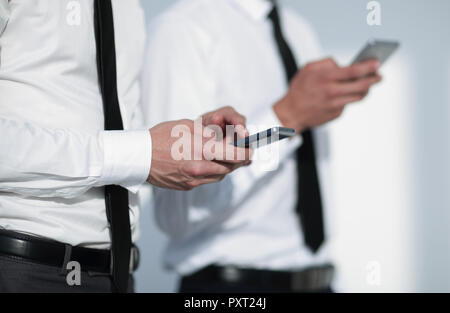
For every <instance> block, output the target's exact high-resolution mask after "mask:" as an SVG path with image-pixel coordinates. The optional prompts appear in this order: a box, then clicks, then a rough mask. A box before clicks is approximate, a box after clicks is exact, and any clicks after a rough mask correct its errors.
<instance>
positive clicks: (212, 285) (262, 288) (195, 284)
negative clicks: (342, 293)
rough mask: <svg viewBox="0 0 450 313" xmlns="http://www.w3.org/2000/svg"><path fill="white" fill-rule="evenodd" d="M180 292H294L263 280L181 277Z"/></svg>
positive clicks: (327, 291) (323, 291) (328, 289)
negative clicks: (247, 282)
mask: <svg viewBox="0 0 450 313" xmlns="http://www.w3.org/2000/svg"><path fill="white" fill-rule="evenodd" d="M179 292H180V293H217V294H220V293H294V291H293V290H292V289H290V288H277V287H275V286H273V285H271V284H269V283H264V281H262V282H261V283H260V284H245V283H228V282H224V281H221V280H213V279H201V280H200V279H192V278H189V277H183V278H182V279H181V283H180V287H179ZM332 292H333V291H332V290H331V288H327V289H325V290H317V291H315V292H314V293H332Z"/></svg>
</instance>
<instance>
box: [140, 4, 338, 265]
mask: <svg viewBox="0 0 450 313" xmlns="http://www.w3.org/2000/svg"><path fill="white" fill-rule="evenodd" d="M271 8H272V4H271V2H270V1H265V0H214V1H210V0H182V1H179V2H178V3H177V4H176V5H175V6H173V7H172V8H170V9H169V10H168V11H167V12H166V13H164V14H163V15H162V16H160V17H159V18H158V19H157V20H156V21H155V22H154V23H153V24H152V25H151V27H150V31H149V43H148V52H147V55H146V65H145V67H144V69H145V70H144V79H143V84H144V85H143V92H144V102H143V103H144V110H147V112H146V113H145V114H146V118H147V121H148V123H149V124H150V125H154V124H157V123H159V122H161V121H164V120H167V119H179V118H183V117H191V118H195V117H196V116H199V115H200V114H201V113H202V112H205V111H209V110H214V109H216V108H218V107H221V106H224V105H231V106H234V107H235V108H236V109H237V110H238V111H239V112H241V113H243V114H244V115H246V116H247V118H248V124H249V126H255V127H258V128H263V129H265V128H268V127H272V126H279V125H281V122H280V121H279V120H278V118H277V116H276V115H275V114H274V111H273V109H272V106H273V104H274V103H276V102H277V101H278V100H279V99H281V97H282V96H283V95H284V94H285V93H286V91H287V83H286V78H285V77H286V74H285V70H284V67H283V65H282V61H281V57H280V56H279V54H278V50H277V47H276V44H275V40H274V37H273V30H272V25H271V23H270V21H269V20H268V19H267V16H268V14H269V12H270V10H271ZM282 19H283V26H284V31H285V36H286V37H287V39H288V41H289V42H290V44H291V48H292V49H293V50H294V52H295V53H296V56H297V59H298V61H299V62H301V63H302V64H305V63H307V62H310V61H312V60H316V59H319V58H320V49H319V44H318V41H317V39H316V36H315V34H314V32H313V30H312V28H311V27H310V25H309V24H308V23H307V22H305V21H304V20H303V19H301V18H300V17H298V16H297V15H295V14H294V13H293V12H292V11H290V10H287V9H286V10H285V9H283V10H282ZM316 135H317V136H316V137H317V143H318V147H317V148H318V154H319V168H320V169H321V171H320V172H321V177H322V178H323V177H324V175H323V173H324V172H325V170H324V169H325V167H326V163H327V156H326V148H327V145H326V131H325V130H320V131H319V132H318V134H316ZM301 143H302V140H301V138H300V136H297V137H295V138H294V139H293V140H286V141H283V142H282V143H280V144H279V145H278V149H279V150H278V152H279V155H278V158H275V159H277V161H279V166H278V168H276V169H275V170H274V171H267V169H268V168H271V167H272V165H273V164H272V165H270V163H271V161H269V162H266V161H264V160H260V161H259V160H256V161H254V162H253V165H252V166H250V167H248V168H243V169H240V170H238V171H236V172H235V173H233V174H232V175H230V176H228V177H227V178H226V179H225V180H223V181H222V182H220V183H217V184H213V185H207V186H202V187H200V188H198V189H196V190H193V191H190V192H178V191H169V190H162V189H155V209H156V218H157V222H158V224H159V226H160V228H161V229H162V230H163V231H164V232H165V233H166V234H167V235H168V236H169V238H170V243H169V246H168V248H167V251H166V254H165V263H166V265H167V266H168V267H169V268H172V269H174V270H176V271H177V272H178V273H180V274H189V273H192V272H195V271H196V270H199V269H201V268H203V267H205V266H207V265H210V264H221V265H235V266H240V267H251V268H264V269H274V270H276V269H283V270H289V269H301V268H304V267H307V266H310V265H314V264H320V263H323V262H326V261H328V253H327V250H328V249H327V247H326V245H325V246H324V247H323V248H322V249H321V250H320V252H319V253H318V254H317V255H314V254H312V253H311V252H310V251H309V250H308V248H307V247H306V246H305V245H304V243H303V235H302V232H301V230H300V226H299V218H298V216H297V213H296V212H295V207H296V201H297V188H296V181H297V176H296V173H297V171H296V158H295V151H296V150H297V149H298V148H299V147H300V145H301ZM263 163H268V164H269V165H270V166H267V164H263ZM327 182H328V180H325V179H323V180H322V188H323V190H329V189H330V188H329V187H328V186H327ZM323 193H324V194H326V192H323ZM326 200H327V199H325V202H327V201H326Z"/></svg>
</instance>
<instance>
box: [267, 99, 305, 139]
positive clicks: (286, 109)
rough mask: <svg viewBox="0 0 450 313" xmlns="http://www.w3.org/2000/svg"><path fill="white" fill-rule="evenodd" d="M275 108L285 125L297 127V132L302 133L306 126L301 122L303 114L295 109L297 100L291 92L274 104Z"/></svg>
mask: <svg viewBox="0 0 450 313" xmlns="http://www.w3.org/2000/svg"><path fill="white" fill-rule="evenodd" d="M273 110H274V112H275V114H276V115H277V117H278V119H279V120H280V122H281V123H282V124H283V127H287V128H292V129H295V131H296V132H297V133H301V132H302V131H303V130H304V128H305V127H303V126H302V125H303V123H302V122H301V114H299V113H298V112H296V110H295V102H294V101H293V99H292V98H291V97H290V95H289V94H287V95H286V96H284V97H283V98H282V99H281V100H280V101H278V102H277V103H276V104H275V105H274V106H273Z"/></svg>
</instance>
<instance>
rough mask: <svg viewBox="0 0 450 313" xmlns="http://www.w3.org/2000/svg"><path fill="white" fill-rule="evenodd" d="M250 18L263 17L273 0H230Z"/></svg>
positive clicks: (269, 9)
mask: <svg viewBox="0 0 450 313" xmlns="http://www.w3.org/2000/svg"><path fill="white" fill-rule="evenodd" d="M232 1H233V2H234V3H236V4H237V6H238V7H239V8H241V9H242V10H244V11H245V12H246V13H247V14H248V15H250V17H251V18H253V19H255V20H257V21H261V20H263V19H265V18H266V17H267V16H268V15H269V13H270V11H271V10H272V8H273V0H232Z"/></svg>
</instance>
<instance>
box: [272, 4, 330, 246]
mask: <svg viewBox="0 0 450 313" xmlns="http://www.w3.org/2000/svg"><path fill="white" fill-rule="evenodd" d="M269 19H270V20H271V21H272V24H273V29H274V36H275V40H276V43H277V46H278V50H279V53H280V55H281V57H282V59H283V64H284V67H285V70H286V77H287V80H288V82H290V81H291V80H292V78H294V76H295V74H296V73H297V71H298V66H297V63H296V61H295V57H294V55H293V53H292V51H291V49H290V48H289V45H288V43H287V41H286V40H285V39H284V37H283V32H282V29H281V23H280V16H279V13H278V10H277V7H276V6H275V7H274V9H273V10H272V11H271V13H270V14H269ZM302 136H303V144H302V146H301V148H300V149H299V150H298V151H297V170H298V203H297V212H298V214H299V216H300V221H301V225H302V229H303V236H304V239H305V243H306V245H307V246H308V247H309V248H310V249H311V251H313V252H314V253H315V252H317V251H318V250H319V248H320V246H321V245H322V243H323V241H324V239H325V236H324V229H323V213H322V199H321V195H320V186H319V177H318V175H317V166H316V153H315V149H314V138H313V136H312V132H311V130H307V131H305V132H304V133H303V134H302Z"/></svg>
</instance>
